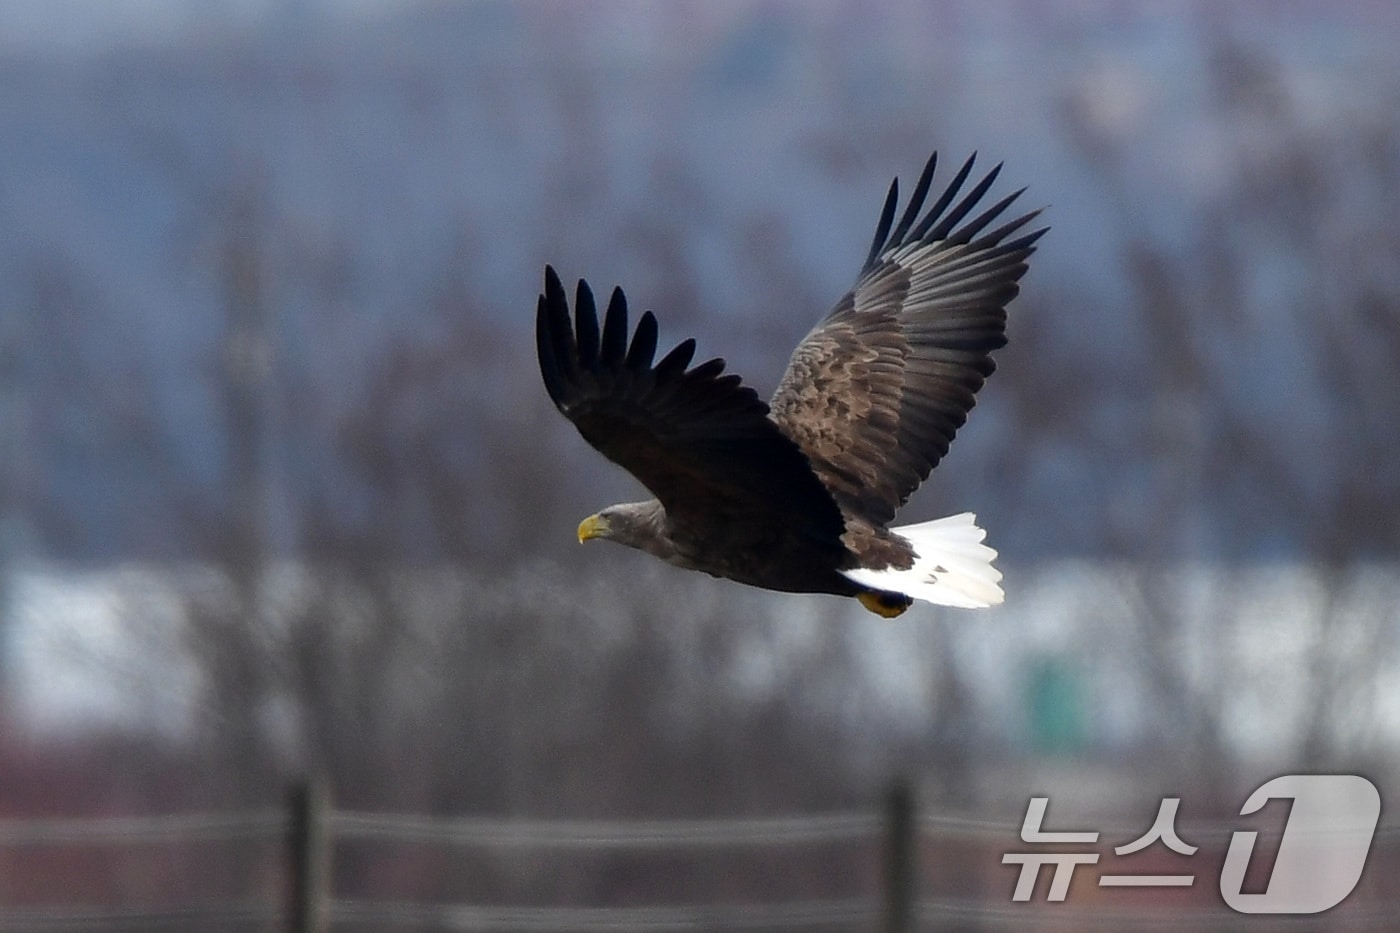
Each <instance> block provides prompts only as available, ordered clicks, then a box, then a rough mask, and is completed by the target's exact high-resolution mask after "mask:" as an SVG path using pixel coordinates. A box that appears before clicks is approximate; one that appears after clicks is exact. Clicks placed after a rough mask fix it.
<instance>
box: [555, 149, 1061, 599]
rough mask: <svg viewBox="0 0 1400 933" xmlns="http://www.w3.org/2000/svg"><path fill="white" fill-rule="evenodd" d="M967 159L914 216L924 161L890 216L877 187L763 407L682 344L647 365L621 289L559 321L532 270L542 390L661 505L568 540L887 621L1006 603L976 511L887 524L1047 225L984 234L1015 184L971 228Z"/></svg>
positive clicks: (689, 344)
mask: <svg viewBox="0 0 1400 933" xmlns="http://www.w3.org/2000/svg"><path fill="white" fill-rule="evenodd" d="M975 158H976V156H975V155H974V156H973V158H969V159H968V160H967V162H966V163H964V165H963V166H962V168H961V169H960V170H959V171H958V172H957V174H956V175H955V176H954V178H953V179H952V181H951V182H949V184H948V185H947V187H946V188H945V189H944V190H943V193H942V194H941V195H939V196H938V198H937V199H936V200H935V201H934V203H933V204H932V205H930V206H929V208H928V209H927V210H926V211H924V210H923V205H924V200H925V198H926V197H927V195H928V193H929V187H930V185H931V184H932V181H933V175H934V169H935V166H936V164H937V153H935V154H934V156H933V157H932V158H930V159H929V161H928V164H927V166H926V167H925V168H924V171H923V174H922V175H920V177H919V181H918V184H917V185H915V187H914V193H913V196H912V197H911V198H910V199H909V204H908V205H907V207H906V208H905V209H904V212H903V213H902V214H901V215H900V217H899V220H898V222H897V223H896V222H895V211H896V207H897V204H898V179H896V180H895V182H894V183H893V184H891V185H890V190H889V195H888V197H887V198H886V199H885V206H884V210H883V211H882V212H881V215H880V221H879V224H878V225H877V227H876V230H875V239H874V242H873V243H872V244H871V247H870V253H869V255H868V256H867V257H866V260H865V264H864V265H863V266H862V267H861V270H860V275H859V276H858V278H857V280H856V284H855V287H854V288H853V289H852V290H851V291H849V292H847V293H846V294H845V295H844V296H843V297H842V298H841V300H839V301H838V302H836V307H835V308H833V309H832V311H831V313H829V314H828V315H827V316H826V317H825V318H823V319H822V320H821V321H820V323H818V324H817V326H816V327H815V328H814V329H813V330H812V332H811V333H809V334H808V335H807V336H806V337H805V338H804V339H803V340H802V342H801V343H800V344H798V345H797V349H796V350H794V351H793V354H792V359H791V361H790V362H789V363H788V368H787V373H786V374H785V375H784V376H783V379H782V382H781V384H779V386H778V389H777V391H776V392H775V393H774V394H773V398H772V399H771V400H769V401H768V402H767V403H765V402H764V401H763V400H762V399H760V398H759V397H758V395H757V393H755V392H754V390H753V389H751V388H749V387H747V386H745V385H743V384H742V383H741V382H740V379H739V377H738V376H737V375H733V374H726V373H725V372H724V361H723V360H722V359H712V360H710V361H708V362H705V363H701V364H699V365H698V366H694V367H692V366H691V365H690V363H691V359H692V357H693V356H694V354H695V340H694V339H693V338H692V339H689V340H685V341H683V342H681V343H680V344H679V345H678V346H677V347H675V349H673V350H671V351H670V352H669V353H667V354H666V355H665V356H663V357H662V358H661V359H660V361H656V360H655V355H656V341H657V324H656V318H655V317H654V316H653V315H652V313H651V312H650V311H648V312H646V313H645V314H643V315H642V317H641V320H640V321H639V322H638V324H637V327H636V331H635V333H632V334H631V335H630V340H629V332H628V323H627V301H626V299H625V298H624V296H623V294H622V291H621V290H620V289H614V290H613V293H612V297H611V299H610V300H609V302H608V306H607V310H606V312H605V314H604V316H603V321H602V326H601V328H600V326H599V323H598V314H597V309H596V306H595V304H594V299H593V293H592V292H591V291H590V289H589V287H588V285H587V283H586V282H583V281H580V282H579V283H578V289H577V292H576V294H575V298H574V307H573V314H572V315H570V312H569V302H568V298H567V296H566V295H565V292H564V287H563V285H562V284H561V282H560V281H559V276H558V275H556V274H555V272H554V270H553V269H552V268H549V267H546V269H545V288H544V294H542V295H541V296H540V299H539V308H538V313H537V316H536V321H535V328H536V339H537V343H538V352H539V362H540V372H541V374H542V375H543V377H544V384H545V387H546V389H547V390H548V392H549V396H550V398H551V399H553V401H554V404H555V405H556V406H557V407H558V408H559V410H560V411H561V412H563V413H564V415H565V416H566V417H567V418H568V419H569V420H570V421H572V422H573V423H574V425H575V426H576V427H577V428H578V431H579V433H580V434H582V435H583V437H584V439H585V440H587V441H588V442H589V443H590V444H592V445H593V446H594V447H596V448H597V449H598V450H599V451H601V452H602V453H603V455H604V456H606V457H607V458H608V459H610V460H612V461H613V462H615V463H617V464H619V465H620V466H622V467H623V468H625V469H627V470H628V471H630V472H631V473H632V474H633V475H634V476H636V477H637V479H639V480H641V481H642V483H643V484H644V485H645V486H646V487H647V489H649V490H650V491H651V492H652V494H653V495H655V496H656V498H655V499H650V500H648V501H646V502H629V503H623V504H619V505H613V506H609V507H608V508H606V509H603V510H602V511H601V512H599V513H598V514H596V515H592V516H590V517H588V518H586V519H584V520H583V523H582V524H580V525H579V528H578V537H579V540H580V541H585V540H588V539H590V538H605V539H608V540H612V541H617V542H619V543H621V544H625V545H628V546H629V547H634V548H639V549H641V550H643V551H646V552H647V553H649V554H652V555H654V556H656V557H659V558H661V559H662V560H665V561H667V562H669V563H672V564H675V565H677V566H680V567H685V568H687V569H691V570H703V571H705V572H707V573H710V574H712V575H714V576H717V577H727V578H729V579H731V580H737V581H739V582H741V583H748V584H751V585H753V586H760V587H765V588H767V589H772V590H783V591H787V592H798V593H832V594H836V595H839V596H854V597H856V598H857V599H859V600H860V602H861V604H862V605H864V606H865V607H866V608H867V609H869V610H871V611H872V612H876V613H879V614H880V615H883V616H895V615H898V614H899V613H901V612H903V611H904V610H905V609H907V608H908V607H909V606H910V605H911V604H912V601H913V599H916V598H917V599H924V600H927V601H929V602H933V603H939V604H942V605H947V606H960V607H964V608H978V607H983V606H993V605H996V604H998V603H1000V602H1001V601H1002V590H1001V586H1000V581H1001V573H1000V572H999V571H998V570H997V569H996V568H995V567H994V566H993V565H992V561H993V560H994V558H995V557H996V551H994V550H992V549H991V548H990V547H988V546H987V545H985V544H983V543H982V542H983V538H984V537H985V536H986V532H984V531H983V530H982V529H981V528H979V527H978V526H977V525H976V524H975V516H973V515H972V514H971V513H968V512H964V513H962V514H960V515H954V516H951V517H948V518H940V519H937V520H935V521H929V522H922V523H920V524H916V525H905V526H902V527H897V528H891V527H889V525H890V522H891V521H893V520H894V517H895V512H896V511H897V510H898V509H899V507H900V506H901V505H903V504H904V502H905V500H907V499H908V498H909V496H910V494H911V493H913V492H914V490H915V489H916V488H917V487H918V485H919V483H921V482H922V481H923V480H924V479H926V478H927V477H928V474H929V471H931V470H932V469H933V468H934V467H935V466H937V464H938V462H939V460H941V459H942V458H943V456H944V455H945V454H946V453H947V452H948V446H949V444H951V443H952V440H953V435H954V434H955V433H956V432H957V430H958V428H959V427H961V426H962V424H963V422H964V421H966V419H967V414H968V412H969V411H970V410H971V409H972V406H973V404H974V402H975V393H976V392H977V390H978V389H980V388H981V387H982V383H983V381H984V380H986V378H987V377H988V376H989V375H990V374H991V373H992V370H993V369H994V368H995V364H994V363H993V361H992V357H991V353H992V351H993V350H996V349H998V348H1000V347H1002V346H1004V345H1005V344H1006V305H1007V303H1008V302H1010V301H1011V299H1012V298H1014V297H1015V296H1016V293H1017V291H1018V290H1019V286H1018V284H1017V282H1018V280H1019V279H1020V278H1021V276H1022V275H1023V274H1024V273H1025V271H1026V261H1027V259H1028V258H1029V257H1030V255H1031V253H1033V252H1034V251H1035V243H1036V241H1037V240H1038V239H1039V238H1040V237H1041V235H1042V234H1044V233H1045V228H1041V229H1037V230H1033V231H1031V232H1022V231H1023V230H1024V228H1025V227H1026V226H1027V225H1028V224H1029V223H1030V221H1031V220H1032V219H1033V218H1035V217H1036V216H1037V215H1038V214H1039V211H1033V212H1031V213H1028V214H1024V215H1021V216H1019V217H1016V218H1014V219H1012V220H1010V221H1006V222H1003V223H1001V224H1000V225H995V226H994V224H996V222H997V221H998V219H999V218H1000V217H1001V216H1002V214H1003V213H1004V212H1005V211H1006V209H1007V208H1008V207H1009V206H1010V205H1011V204H1012V202H1013V201H1015V200H1016V198H1017V197H1018V196H1019V195H1020V194H1021V193H1022V191H1024V190H1025V189H1021V190H1019V191H1015V192H1013V193H1011V194H1009V195H1007V196H1006V197H1004V198H1002V199H1000V200H998V201H996V202H995V203H994V204H991V205H990V206H988V207H986V208H985V209H983V210H982V211H981V212H980V213H977V214H976V215H975V216H971V219H969V215H972V214H973V211H975V210H976V209H977V207H978V205H979V202H981V200H982V198H983V197H984V196H985V195H986V193H987V191H988V189H990V188H991V186H992V183H993V182H994V181H995V180H996V177H997V174H998V173H999V172H1000V170H1001V166H1000V165H998V166H996V167H995V168H994V169H992V170H991V172H989V173H988V174H987V175H986V176H985V177H984V178H983V179H982V180H981V181H980V182H978V183H977V184H976V185H974V186H973V187H972V189H971V190H970V191H968V192H967V193H966V194H965V195H963V196H961V197H959V195H960V192H961V190H962V187H963V185H964V184H965V183H966V181H967V179H968V176H969V174H970V173H971V172H972V166H973V161H974V160H975ZM571 318H572V320H571Z"/></svg>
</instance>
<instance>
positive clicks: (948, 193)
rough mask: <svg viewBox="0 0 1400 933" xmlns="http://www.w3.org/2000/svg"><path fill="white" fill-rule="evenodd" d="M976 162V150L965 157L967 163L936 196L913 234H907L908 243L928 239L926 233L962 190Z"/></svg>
mask: <svg viewBox="0 0 1400 933" xmlns="http://www.w3.org/2000/svg"><path fill="white" fill-rule="evenodd" d="M976 162H977V150H976V149H974V150H972V155H970V156H968V157H967V161H966V162H964V163H963V164H962V168H960V169H958V173H957V174H956V175H954V176H953V180H952V181H950V182H949V183H948V187H947V188H944V189H943V193H942V194H940V195H939V196H938V200H937V201H935V202H933V206H932V207H930V208H929V209H928V213H927V214H925V215H924V219H923V220H922V221H921V222H920V223H919V226H917V227H915V228H914V232H913V233H911V234H909V239H910V241H914V240H923V239H926V238H927V237H928V232H929V230H931V229H932V228H933V225H934V224H936V223H938V218H939V217H940V216H941V215H942V214H943V212H944V211H945V210H947V209H948V205H949V204H952V203H953V199H954V198H956V197H957V196H958V192H959V191H961V190H962V186H963V183H964V182H966V181H967V176H968V175H971V174H972V166H973V165H975V164H976Z"/></svg>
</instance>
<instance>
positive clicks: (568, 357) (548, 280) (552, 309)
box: [536, 266, 575, 384]
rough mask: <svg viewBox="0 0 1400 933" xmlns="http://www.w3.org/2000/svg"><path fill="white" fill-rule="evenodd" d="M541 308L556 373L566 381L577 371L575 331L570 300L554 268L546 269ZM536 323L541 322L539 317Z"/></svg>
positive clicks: (546, 267)
mask: <svg viewBox="0 0 1400 933" xmlns="http://www.w3.org/2000/svg"><path fill="white" fill-rule="evenodd" d="M540 308H541V309H542V311H543V317H544V322H545V329H546V330H547V331H548V337H549V344H550V352H551V358H552V359H553V361H554V368H555V371H556V373H557V375H558V378H559V379H561V380H563V379H566V378H568V377H569V375H570V374H571V373H573V372H574V371H575V359H574V357H575V346H574V329H573V327H572V326H571V325H570V323H569V299H568V298H566V297H565V296H564V283H562V282H560V281H559V275H558V273H556V272H555V271H554V267H553V266H545V267H544V294H543V295H541V296H540ZM536 321H537V323H538V321H539V316H538V315H537V316H536ZM561 384H562V383H561Z"/></svg>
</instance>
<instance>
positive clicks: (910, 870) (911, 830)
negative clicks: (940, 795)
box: [881, 778, 918, 933]
mask: <svg viewBox="0 0 1400 933" xmlns="http://www.w3.org/2000/svg"><path fill="white" fill-rule="evenodd" d="M914 824H915V819H914V791H913V789H912V788H911V787H910V786H909V782H908V781H907V780H905V779H902V778H901V779H899V780H897V781H895V783H894V784H893V786H891V787H890V790H889V796H888V797H887V798H886V801H885V864H884V868H885V878H884V880H885V891H884V895H885V905H884V906H885V916H884V925H883V926H882V928H881V929H882V930H883V931H884V933H909V931H910V930H912V929H913V928H914V878H915V862H916V848H917V842H918V839H917V833H916V832H915V825H914Z"/></svg>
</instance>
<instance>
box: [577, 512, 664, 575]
mask: <svg viewBox="0 0 1400 933" xmlns="http://www.w3.org/2000/svg"><path fill="white" fill-rule="evenodd" d="M594 538H602V539H603V540H604V541H616V542H617V543H618V544H625V545H627V546H628V547H633V548H636V549H637V550H639V551H646V552H647V553H648V554H652V555H654V556H656V557H659V558H661V559H662V560H669V559H671V558H672V557H673V556H674V555H675V552H676V548H675V545H673V544H672V543H671V538H670V535H668V534H667V533H666V510H665V509H664V508H662V506H661V503H660V502H659V501H658V500H656V499H649V500H647V501H646V502H620V503H618V504H617V505H610V506H608V507H607V508H606V509H603V511H601V512H599V513H597V514H596V515H590V516H588V517H587V518H585V519H584V520H583V521H581V522H579V526H578V540H579V543H580V544H582V543H583V542H585V541H592V540H593V539H594Z"/></svg>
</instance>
